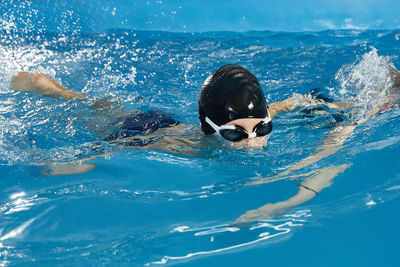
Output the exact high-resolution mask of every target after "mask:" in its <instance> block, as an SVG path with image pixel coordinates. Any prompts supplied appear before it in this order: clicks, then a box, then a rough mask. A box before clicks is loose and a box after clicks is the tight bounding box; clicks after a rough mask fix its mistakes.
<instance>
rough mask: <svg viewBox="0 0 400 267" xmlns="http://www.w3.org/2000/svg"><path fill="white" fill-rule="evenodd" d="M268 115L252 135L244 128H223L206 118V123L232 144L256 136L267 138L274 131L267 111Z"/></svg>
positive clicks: (255, 127) (226, 125)
mask: <svg viewBox="0 0 400 267" xmlns="http://www.w3.org/2000/svg"><path fill="white" fill-rule="evenodd" d="M267 112H268V115H267V117H265V119H263V120H262V121H261V122H260V123H258V124H257V125H256V126H254V128H253V132H252V133H248V132H246V130H245V129H243V127H240V126H237V125H231V124H224V125H221V126H218V125H216V124H215V123H214V122H212V121H211V120H210V118H208V117H206V122H207V123H208V124H209V125H210V126H211V127H212V128H213V129H214V130H215V131H216V132H217V133H218V134H219V135H220V136H222V137H223V138H225V139H226V140H229V141H232V142H238V141H240V140H242V139H245V138H254V137H256V136H265V135H267V134H269V133H270V132H271V131H272V121H271V116H270V114H269V111H268V110H267Z"/></svg>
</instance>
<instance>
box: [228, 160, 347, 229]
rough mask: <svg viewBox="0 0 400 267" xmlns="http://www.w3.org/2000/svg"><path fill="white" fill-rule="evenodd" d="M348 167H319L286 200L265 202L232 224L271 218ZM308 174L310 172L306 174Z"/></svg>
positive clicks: (315, 190) (289, 207)
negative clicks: (295, 192) (294, 193)
mask: <svg viewBox="0 0 400 267" xmlns="http://www.w3.org/2000/svg"><path fill="white" fill-rule="evenodd" d="M348 167H349V165H347V164H343V165H340V166H330V167H327V168H323V169H319V170H317V171H314V172H313V173H312V174H311V176H312V177H311V178H308V179H305V180H303V182H302V183H301V184H300V185H299V190H298V192H297V194H296V195H295V196H293V197H291V198H289V199H287V200H284V201H280V202H276V203H270V204H266V205H264V206H262V207H260V208H258V209H255V210H250V211H247V212H246V213H244V214H243V215H241V216H240V217H239V218H237V219H236V220H235V222H234V223H233V225H236V226H243V225H247V224H250V223H253V222H256V221H259V220H268V219H273V218H274V217H275V216H277V215H279V214H281V213H283V212H285V211H287V210H289V209H291V208H293V207H296V206H298V205H300V204H303V203H304V202H307V201H309V200H310V199H312V198H313V197H314V196H315V195H317V194H318V193H319V192H320V191H321V190H322V189H324V188H326V187H328V186H330V185H331V184H332V180H333V178H335V177H336V176H337V175H338V174H339V173H341V172H343V171H344V170H346V169H347V168H348ZM308 175H310V174H308Z"/></svg>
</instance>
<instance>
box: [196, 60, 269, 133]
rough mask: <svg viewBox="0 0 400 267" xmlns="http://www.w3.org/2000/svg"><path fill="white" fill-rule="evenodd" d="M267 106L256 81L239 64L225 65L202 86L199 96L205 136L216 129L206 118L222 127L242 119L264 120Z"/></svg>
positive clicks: (202, 127)
mask: <svg viewBox="0 0 400 267" xmlns="http://www.w3.org/2000/svg"><path fill="white" fill-rule="evenodd" d="M267 109H268V105H267V102H266V101H265V98H264V94H263V92H262V91H261V88H260V84H259V83H258V80H257V78H256V77H255V76H254V75H253V74H252V73H251V72H250V71H248V70H246V69H244V68H242V67H240V66H237V65H225V66H223V67H221V68H219V69H218V70H216V71H215V72H214V73H213V74H211V75H210V76H209V77H208V78H207V79H206V81H205V82H204V83H203V86H202V87H201V91H200V97H199V119H200V124H201V130H202V131H203V132H204V133H205V134H212V133H214V132H215V131H214V129H213V128H212V127H211V126H210V125H208V123H207V122H206V121H205V118H206V116H207V117H209V118H210V119H211V120H212V121H213V122H214V123H215V124H217V125H218V126H221V125H223V124H226V123H227V122H229V121H232V120H237V119H243V118H265V117H266V116H267V114H268V111H267Z"/></svg>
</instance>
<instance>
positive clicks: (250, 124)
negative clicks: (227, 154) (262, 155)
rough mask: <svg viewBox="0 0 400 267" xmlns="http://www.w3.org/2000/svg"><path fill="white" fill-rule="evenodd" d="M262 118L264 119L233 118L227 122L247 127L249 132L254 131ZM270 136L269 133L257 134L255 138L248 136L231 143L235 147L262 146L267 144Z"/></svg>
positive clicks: (246, 129)
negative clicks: (264, 134)
mask: <svg viewBox="0 0 400 267" xmlns="http://www.w3.org/2000/svg"><path fill="white" fill-rule="evenodd" d="M262 120H264V119H258V118H245V119H237V120H233V121H230V122H228V123H226V124H228V125H236V126H240V127H242V128H243V129H245V131H246V132H247V133H252V132H253V130H254V127H255V126H256V125H257V124H259V123H260V122H261V121H262ZM268 138H269V134H268V135H266V136H257V137H255V138H246V139H243V140H241V141H239V142H230V144H231V145H232V146H233V147H235V148H262V147H264V146H266V145H267V141H268Z"/></svg>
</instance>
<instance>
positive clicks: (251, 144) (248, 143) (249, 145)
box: [229, 135, 269, 149]
mask: <svg viewBox="0 0 400 267" xmlns="http://www.w3.org/2000/svg"><path fill="white" fill-rule="evenodd" d="M268 138H269V135H266V136H260V137H255V138H249V139H243V140H241V141H239V142H229V144H230V145H231V146H232V147H234V148H237V149H244V148H246V149H257V148H261V149H262V148H264V147H265V146H267V141H268Z"/></svg>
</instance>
